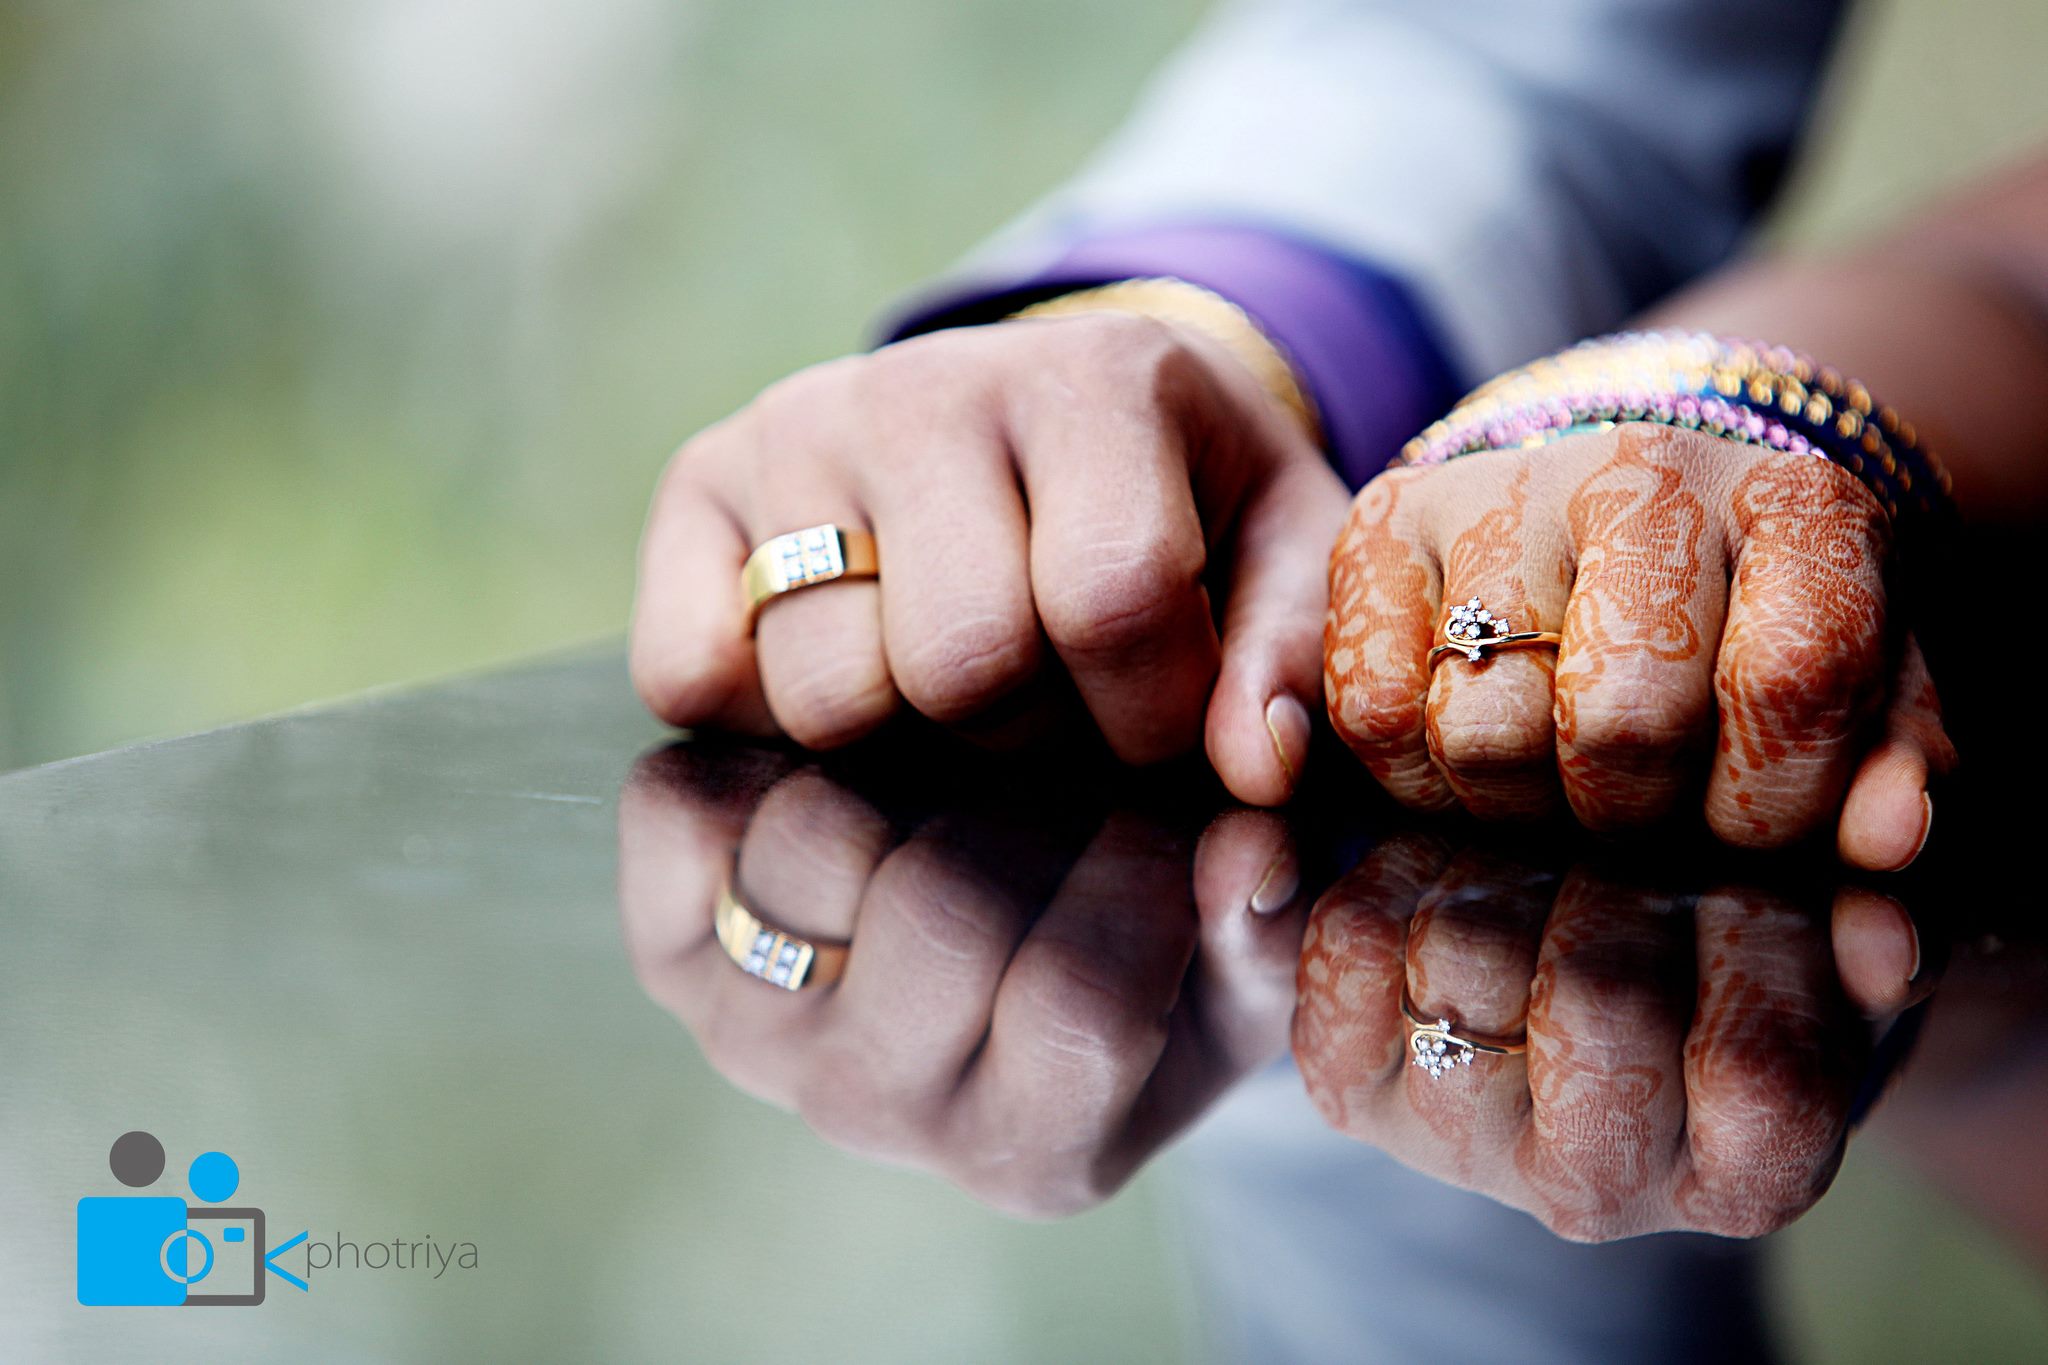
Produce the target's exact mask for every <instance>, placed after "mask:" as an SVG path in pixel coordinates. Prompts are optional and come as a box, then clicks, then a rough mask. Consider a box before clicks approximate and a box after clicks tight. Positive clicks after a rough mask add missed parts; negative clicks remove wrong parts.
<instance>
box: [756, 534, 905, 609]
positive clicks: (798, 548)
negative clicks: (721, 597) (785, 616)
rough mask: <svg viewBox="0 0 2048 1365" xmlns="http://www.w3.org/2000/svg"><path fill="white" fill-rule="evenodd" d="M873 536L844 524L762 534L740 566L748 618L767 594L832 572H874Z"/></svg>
mask: <svg viewBox="0 0 2048 1365" xmlns="http://www.w3.org/2000/svg"><path fill="white" fill-rule="evenodd" d="M879 572H880V569H879V567H878V565H877V563H876V556H875V538H874V537H873V536H871V535H869V534H868V533H867V532H866V531H856V530H853V529H851V528H849V527H845V526H833V525H829V524H828V525H824V526H808V527H805V528H804V529H803V530H801V531H791V532H789V533H787V534H786V535H779V536H776V537H775V538H774V539H772V540H764V541H762V542H761V543H760V544H759V545H757V546H755V547H754V552H753V553H752V554H750V555H748V556H747V562H746V565H745V566H744V567H743V568H741V570H740V600H741V602H742V603H743V604H744V606H745V607H746V612H747V624H748V625H749V626H751V625H752V624H753V622H754V616H755V614H756V613H758V612H759V611H760V610H761V607H762V605H763V604H764V603H766V602H767V601H768V600H769V599H770V598H773V597H780V596H782V594H784V593H786V592H795V591H796V590H797V589H798V588H810V587H815V586H817V585H818V584H820V583H830V582H831V581H832V580H833V579H835V578H873V577H875V576H876V574H878V573H879Z"/></svg>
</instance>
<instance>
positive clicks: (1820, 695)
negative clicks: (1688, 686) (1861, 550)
mask: <svg viewBox="0 0 2048 1365" xmlns="http://www.w3.org/2000/svg"><path fill="white" fill-rule="evenodd" d="M1879 662H1880V660H1879V659H1878V657H1877V656H1876V654H1875V651H1874V650H1866V649H1864V648H1862V647H1861V646H1858V645H1855V644H1847V645H1845V644H1844V643H1843V642H1841V641H1839V640H1836V639H1830V638H1826V637H1818V638H1817V637H1815V636H1812V635H1809V634H1807V633H1805V632H1803V631H1793V630H1779V629H1742V630H1739V631H1738V632H1736V633H1735V636H1734V638H1732V639H1731V640H1730V641H1729V642H1728V644H1727V646H1726V647H1725V648H1723V649H1722V651H1721V655H1720V657H1719V658H1718V659H1717V660H1716V661H1715V665H1714V689H1715V691H1716V692H1718V693H1719V694H1720V696H1721V697H1722V699H1723V700H1724V702H1725V703H1726V704H1727V706H1728V707H1729V708H1730V709H1731V710H1732V711H1734V712H1735V718H1736V719H1737V720H1739V721H1742V722H1746V723H1747V724H1749V725H1752V726H1755V727H1757V728H1759V729H1762V730H1764V731H1766V732H1768V733H1772V734H1780V735H1788V736H1802V737H1803V736H1811V735H1816V734H1818V735H1828V734H1839V733H1841V732H1843V731H1846V730H1848V729H1850V728H1852V727H1853V726H1854V725H1856V724H1857V723H1858V722H1860V721H1861V719H1862V718H1863V714H1864V712H1865V711H1866V710H1867V709H1868V708H1869V706H1870V704H1871V702H1872V700H1873V699H1874V697H1875V695H1876V691H1877V681H1878V664H1879Z"/></svg>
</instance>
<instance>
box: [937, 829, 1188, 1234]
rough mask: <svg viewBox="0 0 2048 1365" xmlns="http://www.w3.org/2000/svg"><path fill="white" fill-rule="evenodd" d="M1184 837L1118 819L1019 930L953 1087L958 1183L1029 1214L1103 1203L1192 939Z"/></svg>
mask: <svg viewBox="0 0 2048 1365" xmlns="http://www.w3.org/2000/svg"><path fill="white" fill-rule="evenodd" d="M1188 853H1189V849H1188V847H1187V845H1186V842H1185V841H1183V840H1178V839H1175V838H1173V837H1172V836H1171V835H1168V834H1166V833H1165V832H1163V831H1160V830H1157V829H1155V828H1153V827H1151V826H1150V825H1149V824H1148V823H1146V822H1143V821H1140V820H1138V819H1136V818H1135V817H1131V816H1124V815H1116V816H1112V817H1111V818H1110V820H1109V822H1108V824H1106V825H1105V826H1104V828H1103V830H1102V832H1101V834H1100V835H1098V836H1097V837H1096V839H1095V841H1094V842H1093V843H1092V844H1091V845H1090V846H1089V848H1088V850H1087V851H1086V852H1085V853H1083V855H1082V856H1081V859H1080V861H1079V862H1077V863H1076V864H1075V865H1074V867H1073V869H1072V870H1071V871H1070V872H1069V873H1068V874H1067V876H1066V878H1065V880H1064V881H1063V882H1062V883H1061V885H1060V889H1059V891H1058V893H1057V894H1056V895H1055V896H1054V898H1053V901H1052V903H1051V904H1050V905H1049V906H1048V907H1047V908H1046V911H1045V913H1044V915H1042V916H1041V917H1040V918H1039V920H1038V922H1037V923H1036V924H1034V925H1033V926H1032V928H1031V931H1030V933H1029V934H1028V935H1026V937H1025V939H1024V941H1023V943H1022V944H1020V945H1019V946H1018V948H1017V952H1016V955H1015V956H1014V957H1013V958H1012V959H1011V962H1010V967H1009V970H1008V971H1007V972H1006V973H1005V974H1004V977H1003V981H1002V985H1001V986H1000V987H998V989H997V992H996V1001H995V1009H994V1012H993V1014H992V1017H991V1021H990V1025H989V1035H988V1043H987V1046H986V1047H985V1048H984V1049H983V1050H982V1054H981V1056H980V1058H979V1059H978V1060H977V1062H976V1063H975V1065H974V1066H973V1067H972V1068H971V1069H970V1071H969V1073H968V1077H967V1081H966V1084H965V1085H964V1086H963V1088H962V1091H961V1101H962V1104H961V1109H960V1123H961V1125H962V1127H961V1131H962V1132H963V1134H964V1135H966V1140H965V1141H964V1142H963V1144H962V1149H963V1152H964V1153H966V1154H967V1155H965V1156H964V1157H963V1160H964V1161H965V1162H966V1168H965V1169H963V1170H962V1171H961V1173H960V1177H959V1178H960V1181H961V1183H962V1184H963V1185H966V1186H967V1187H968V1188H970V1189H972V1190H974V1191H975V1192H976V1193H977V1194H978V1195H980V1196H981V1197H983V1198H985V1199H988V1200H990V1201H992V1202H995V1203H997V1204H998V1205H1000V1206H1002V1207H1005V1208H1012V1209H1019V1210H1023V1211H1029V1212H1034V1213H1045V1212H1053V1211H1058V1210H1063V1209H1073V1208H1080V1207H1086V1206H1087V1205H1089V1204H1092V1203H1094V1202H1096V1201H1097V1200H1099V1199H1100V1198H1101V1197H1102V1195H1103V1193H1104V1189H1103V1186H1102V1185H1101V1184H1100V1183H1099V1174H1100V1173H1099V1172H1098V1171H1097V1169H1096V1160H1097V1158H1098V1157H1100V1156H1101V1154H1102V1153H1103V1152H1104V1151H1106V1150H1107V1148H1108V1147H1109V1145H1110V1143H1111V1142H1112V1140H1113V1139H1114V1137H1115V1136H1116V1134H1117V1133H1118V1132H1119V1131H1120V1130H1121V1129H1122V1128H1123V1126H1124V1124H1125V1122H1126V1121H1127V1117H1128V1115H1129V1112H1130V1110H1131V1107H1132V1106H1133V1104H1134V1103H1135V1102H1136V1100H1137V1097H1138V1095H1139V1094H1140V1093H1141V1091H1142V1090H1143V1088H1144V1086H1145V1084H1146V1082H1147V1079H1148V1078H1149V1077H1150V1076H1151V1074H1152V1071H1153V1069H1154V1067H1155V1066H1156V1065H1157V1064H1158V1062H1159V1059H1160V1056H1161V1054H1162V1053H1163V1052H1164V1051H1165V1048H1166V1043H1167V1039H1168V1036H1169V1024H1168V1019H1169V1013H1170V1011H1171V1010H1172V1008H1173V1004H1174V1001H1175V999H1176V998H1177V997H1178V995H1179V992H1180V985H1181V980H1182V978H1183V976H1184V975H1185V974H1186V971H1187V965H1188V960H1189V957H1190V955H1191V953H1192V951H1193V948H1194V943H1195V913H1194V906H1193V904H1192V899H1191V896H1190V893H1189V879H1188V861H1187V860H1188Z"/></svg>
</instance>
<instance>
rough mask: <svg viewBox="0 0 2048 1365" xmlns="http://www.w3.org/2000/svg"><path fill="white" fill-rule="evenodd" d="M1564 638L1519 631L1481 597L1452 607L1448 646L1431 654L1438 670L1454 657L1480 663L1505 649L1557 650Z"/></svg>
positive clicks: (1543, 632)
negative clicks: (1457, 655) (1444, 662)
mask: <svg viewBox="0 0 2048 1365" xmlns="http://www.w3.org/2000/svg"><path fill="white" fill-rule="evenodd" d="M1563 642H1564V637H1563V636H1562V635H1559V634H1558V633H1557V632H1556V631H1554V630H1516V629H1515V628H1514V627H1513V626H1512V625H1510V624H1509V623H1508V618H1507V617H1505V616H1495V615H1494V614H1493V613H1492V612H1490V611H1488V610H1487V609H1486V607H1485V605H1484V604H1483V603H1481V602H1480V600H1479V599H1478V598H1476V597H1475V598H1473V599H1472V600H1471V601H1469V602H1466V603H1463V604H1461V605H1459V606H1455V607H1452V608H1451V614H1450V615H1449V616H1447V617H1446V618H1444V643H1442V644H1440V645H1438V646H1437V647H1436V648H1434V649H1432V650H1430V651H1429V666H1430V667H1431V668H1435V667H1436V666H1437V665H1438V664H1440V663H1442V662H1443V661H1444V660H1445V659H1448V658H1450V657H1451V656H1452V655H1453V654H1462V655H1464V656H1465V661H1466V662H1467V663H1475V664H1476V663H1479V662H1480V661H1481V660H1483V659H1485V658H1487V657H1488V656H1489V655H1490V654H1492V653H1494V652H1496V651H1498V650H1503V649H1556V648H1557V647H1558V646H1559V645H1560V644H1562V643H1563Z"/></svg>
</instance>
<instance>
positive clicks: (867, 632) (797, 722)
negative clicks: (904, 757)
mask: <svg viewBox="0 0 2048 1365" xmlns="http://www.w3.org/2000/svg"><path fill="white" fill-rule="evenodd" d="M781 505H782V506H783V507H784V508H785V509H787V510H785V511H783V512H782V513H781V514H780V515H771V517H770V518H769V519H767V520H763V521H762V522H760V523H758V525H759V526H761V527H764V528H765V527H767V526H769V525H773V526H774V527H776V528H777V529H774V530H762V531H760V532H758V533H757V534H758V538H759V539H760V540H767V539H770V538H771V537H773V536H777V535H781V534H783V533H784V532H787V531H796V530H801V529H803V528H805V527H807V526H818V525H824V524H827V523H830V524H834V525H839V526H845V527H848V528H851V529H856V530H859V529H865V528H866V525H867V519H866V517H865V516H863V515H862V514H861V513H860V512H858V511H856V510H855V509H854V508H853V507H852V505H851V504H850V503H847V502H843V501H837V500H833V499H824V498H820V499H816V500H810V499H806V500H802V501H796V500H792V501H790V502H787V503H783V504H781ZM754 645H755V653H756V657H757V658H758V660H759V668H760V675H761V688H762V692H763V694H764V695H765V697H766V698H767V702H768V709H769V711H770V713H771V714H773V715H774V717H775V722H776V724H777V725H778V726H780V727H781V729H782V730H783V732H784V733H785V734H787V735H788V736H789V737H790V738H791V739H794V740H795V741H797V743H799V744H802V745H804V746H805V747H806V748H811V749H831V748H837V747H839V746H840V745H844V744H850V743H852V742H853V741H854V740H856V739H859V738H861V737H862V736H864V735H867V734H869V733H872V732H873V731H874V730H875V729H876V728H878V727H879V726H880V725H881V724H882V723H883V722H884V721H886V720H887V719H888V718H889V717H890V716H891V715H893V714H894V713H895V711H896V709H897V707H898V705H899V703H900V701H901V698H900V697H899V695H898V694H897V691H896V684H895V680H894V679H893V678H891V677H890V674H889V663H888V657H887V655H886V654H885V652H884V651H883V648H882V618H881V591H880V589H879V588H878V587H877V586H876V584H875V582H874V580H872V579H853V578H845V579H838V580H834V581H831V582H826V583H818V584H813V585H811V586H809V587H804V588H797V589H795V590H794V591H791V592H788V593H785V594H783V595H781V596H779V597H775V598H772V599H770V600H769V601H768V602H767V603H765V604H764V605H763V606H762V608H761V613H760V617H759V619H758V621H757V622H756V624H755V627H754Z"/></svg>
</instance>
